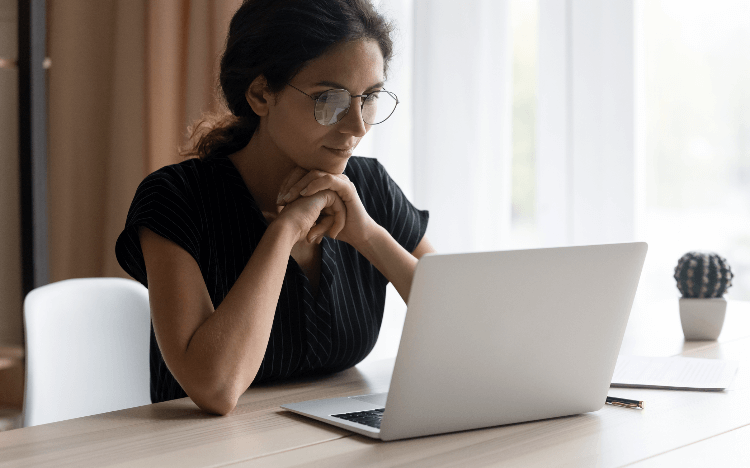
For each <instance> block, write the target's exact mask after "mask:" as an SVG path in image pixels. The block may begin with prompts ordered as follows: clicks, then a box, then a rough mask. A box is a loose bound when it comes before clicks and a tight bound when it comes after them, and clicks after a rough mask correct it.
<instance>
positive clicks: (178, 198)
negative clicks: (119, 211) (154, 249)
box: [115, 165, 200, 287]
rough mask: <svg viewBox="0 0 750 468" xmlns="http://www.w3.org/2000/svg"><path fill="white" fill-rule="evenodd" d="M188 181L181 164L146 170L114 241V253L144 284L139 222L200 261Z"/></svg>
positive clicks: (128, 270) (193, 203) (125, 267)
mask: <svg viewBox="0 0 750 468" xmlns="http://www.w3.org/2000/svg"><path fill="white" fill-rule="evenodd" d="M190 183H191V181H190V177H189V174H188V173H186V172H185V170H184V168H180V167H178V166H177V165H174V166H167V167H164V168H162V169H159V170H158V171H156V172H153V173H151V174H149V175H148V176H147V177H146V178H145V179H143V182H141V184H140V185H139V186H138V189H137V190H136V192H135V196H134V197H133V202H132V203H131V205H130V209H129V210H128V216H127V218H126V220H125V229H124V230H123V231H122V233H121V234H120V236H119V237H118V238H117V243H116V244H115V255H116V256H117V261H118V262H119V263H120V266H121V267H122V268H123V270H125V272H126V273H128V274H129V275H130V276H132V277H133V278H134V279H135V280H136V281H138V282H140V283H141V284H143V285H144V286H146V287H148V281H147V278H146V264H145V262H144V260H143V251H142V250H141V242H140V239H139V237H138V228H139V227H140V226H144V227H147V228H149V229H151V230H152V231H153V232H155V233H156V234H158V235H160V236H162V237H164V238H166V239H169V240H171V241H172V242H174V243H175V244H177V245H179V246H180V247H182V248H183V249H185V251H187V252H188V253H189V254H190V255H191V256H192V257H193V258H194V259H195V261H196V263H199V258H200V250H199V249H200V228H199V224H198V223H197V222H196V208H195V206H196V205H195V197H194V196H193V194H192V193H191V190H190Z"/></svg>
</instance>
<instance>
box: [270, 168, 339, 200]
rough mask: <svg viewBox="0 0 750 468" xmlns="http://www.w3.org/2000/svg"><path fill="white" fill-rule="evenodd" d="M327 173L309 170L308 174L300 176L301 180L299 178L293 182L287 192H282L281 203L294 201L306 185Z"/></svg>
mask: <svg viewBox="0 0 750 468" xmlns="http://www.w3.org/2000/svg"><path fill="white" fill-rule="evenodd" d="M326 175H328V173H327V172H323V171H318V170H314V171H310V172H308V173H307V174H305V176H304V177H302V178H300V179H299V180H297V182H295V183H294V184H292V185H291V186H290V187H289V189H288V190H287V192H286V193H285V194H282V196H281V203H291V202H293V201H294V200H296V199H297V198H299V196H300V192H301V191H302V190H303V189H304V188H305V187H307V186H308V185H309V184H310V182H312V181H313V180H315V179H318V178H320V177H325V176H326Z"/></svg>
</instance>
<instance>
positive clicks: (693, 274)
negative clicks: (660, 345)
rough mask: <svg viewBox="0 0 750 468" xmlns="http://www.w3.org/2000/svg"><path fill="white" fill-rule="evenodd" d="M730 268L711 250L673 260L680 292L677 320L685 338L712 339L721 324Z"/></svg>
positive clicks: (729, 280)
mask: <svg viewBox="0 0 750 468" xmlns="http://www.w3.org/2000/svg"><path fill="white" fill-rule="evenodd" d="M733 277H734V274H732V269H731V268H729V264H728V263H727V261H726V259H725V258H723V257H721V256H719V255H718V254H716V253H712V252H706V253H704V252H688V253H686V254H685V255H683V256H682V257H681V258H680V260H679V261H678V262H677V267H675V269H674V279H675V280H677V289H679V290H680V292H681V293H682V298H681V299H680V321H681V322H682V331H683V333H684V334H685V339H686V340H715V339H717V338H718V337H719V334H720V333H721V327H722V326H723V325H724V316H725V314H726V310H727V301H726V299H724V293H726V291H727V289H728V288H729V287H730V286H731V285H732V278H733Z"/></svg>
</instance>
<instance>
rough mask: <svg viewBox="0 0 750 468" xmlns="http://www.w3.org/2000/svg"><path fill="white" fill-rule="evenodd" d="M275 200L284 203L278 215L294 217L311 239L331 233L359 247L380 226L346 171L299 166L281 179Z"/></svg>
mask: <svg viewBox="0 0 750 468" xmlns="http://www.w3.org/2000/svg"><path fill="white" fill-rule="evenodd" d="M276 204H277V205H279V206H283V208H282V210H281V212H280V213H279V214H278V217H277V219H282V218H289V219H290V220H293V221H294V222H295V223H296V225H297V227H298V229H299V230H300V234H302V235H304V236H305V238H306V240H307V242H309V243H313V242H315V243H318V244H320V242H321V241H322V240H323V237H324V236H328V237H330V238H332V239H338V240H341V241H344V242H346V243H348V244H350V245H352V246H353V247H354V248H358V246H360V245H362V243H364V242H367V240H368V239H369V238H370V237H371V236H372V234H373V233H374V231H375V229H377V227H378V225H377V223H375V221H374V220H373V219H372V218H371V217H370V215H369V214H368V213H367V211H366V210H365V208H364V206H363V205H362V201H361V200H360V199H359V195H358V194H357V188H356V187H355V186H354V184H353V183H352V182H351V181H350V180H349V178H348V177H347V176H346V175H345V174H331V173H328V172H324V171H319V170H307V169H304V168H301V167H296V168H295V169H294V170H292V171H291V172H290V173H289V175H288V176H287V177H286V179H285V180H284V182H282V184H281V188H280V190H279V196H278V198H277V200H276ZM301 237H302V236H301ZM301 237H300V239H301ZM358 250H359V249H358Z"/></svg>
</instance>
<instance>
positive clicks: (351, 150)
mask: <svg viewBox="0 0 750 468" xmlns="http://www.w3.org/2000/svg"><path fill="white" fill-rule="evenodd" d="M323 148H325V149H327V150H328V151H330V152H332V153H334V154H337V155H339V156H345V157H349V156H351V155H352V153H354V147H351V148H345V149H338V148H329V147H327V146H324V147H323Z"/></svg>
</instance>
